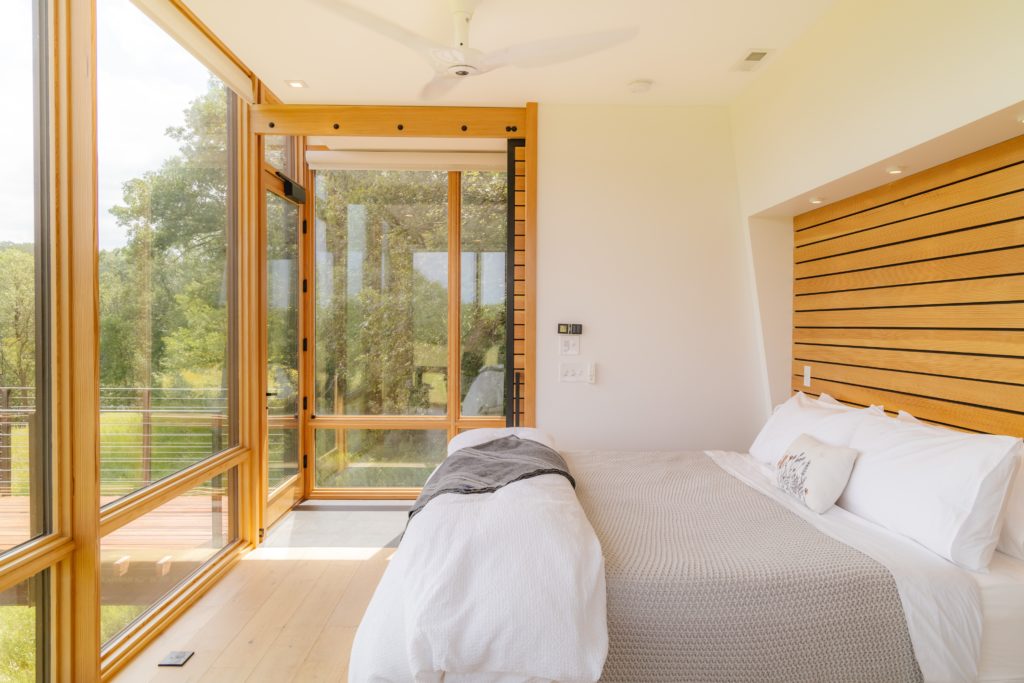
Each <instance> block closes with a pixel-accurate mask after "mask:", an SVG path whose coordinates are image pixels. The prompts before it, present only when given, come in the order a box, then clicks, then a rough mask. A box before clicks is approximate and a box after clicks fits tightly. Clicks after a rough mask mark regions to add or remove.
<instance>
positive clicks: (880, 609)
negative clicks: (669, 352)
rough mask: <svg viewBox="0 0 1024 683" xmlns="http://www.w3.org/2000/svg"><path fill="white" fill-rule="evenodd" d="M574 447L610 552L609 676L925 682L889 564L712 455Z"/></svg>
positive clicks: (582, 490) (640, 680)
mask: <svg viewBox="0 0 1024 683" xmlns="http://www.w3.org/2000/svg"><path fill="white" fill-rule="evenodd" d="M566 459H567V460H568V462H569V463H570V465H571V466H572V469H573V472H574V473H575V475H576V478H577V481H578V486H577V489H576V493H577V495H578V496H579V498H580V502H581V503H582V504H583V509H584V510H585V511H586V513H587V517H588V518H589V519H590V523H591V524H592V525H593V526H594V531H596V532H597V537H598V539H600V541H601V546H602V549H603V551H604V556H605V573H606V576H607V585H608V639H609V650H608V659H607V661H606V663H605V667H604V674H603V676H602V678H601V680H602V681H622V682H623V683H644V682H649V681H664V682H666V683H669V682H671V683H683V682H686V681H694V682H699V683H717V682H724V681H730V682H742V683H747V682H749V683H755V682H757V683H761V682H766V681H777V682H779V683H799V682H806V683H822V682H826V681H828V682H834V681H843V682H849V683H870V682H875V681H878V682H882V681H884V682H885V683H896V682H900V681H909V682H917V681H920V680H921V671H920V669H919V667H918V664H917V660H916V659H915V657H914V650H913V646H912V644H911V641H910V634H909V632H908V630H907V624H906V620H905V617H904V614H903V606H902V604H901V602H900V597H899V593H898V592H897V589H896V582H895V580H894V579H893V577H892V575H891V574H890V573H889V571H888V570H887V569H886V568H885V567H884V566H883V565H881V564H880V563H878V562H876V561H875V560H874V559H872V558H870V557H868V556H866V555H864V554H863V553H861V552H859V551H857V550H854V549H853V548H850V547H849V546H847V545H845V544H843V543H841V542H839V541H837V540H835V539H833V538H832V537H830V536H828V535H826V534H823V533H821V532H819V531H818V530H817V529H815V528H814V527H812V526H811V525H810V524H808V523H806V522H805V521H804V520H802V519H800V518H799V517H798V516H797V515H795V514H793V513H792V512H790V511H789V510H787V509H785V508H784V507H783V506H782V505H779V504H778V503H777V502H775V501H773V500H771V499H770V498H768V497H767V496H765V495H763V494H761V493H759V492H758V491H756V490H754V489H752V488H750V487H749V486H747V485H746V484H744V483H743V482H741V481H739V480H737V479H736V478H735V477H733V476H732V475H730V474H729V473H728V472H726V471H724V470H722V469H721V468H720V467H719V466H718V465H717V464H715V462H714V461H713V460H711V459H710V458H709V457H707V456H706V455H705V454H704V453H582V454H572V453H569V454H567V455H566Z"/></svg>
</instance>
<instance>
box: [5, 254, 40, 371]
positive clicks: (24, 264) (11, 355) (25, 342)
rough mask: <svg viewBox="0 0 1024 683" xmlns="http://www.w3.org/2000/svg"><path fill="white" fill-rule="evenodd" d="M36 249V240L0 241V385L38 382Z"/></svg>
mask: <svg viewBox="0 0 1024 683" xmlns="http://www.w3.org/2000/svg"><path fill="white" fill-rule="evenodd" d="M33 249H34V247H33V245H32V244H11V243H10V242H4V243H2V244H0V273H3V277H2V278H0V387H12V386H15V387H29V386H33V385H34V384H35V371H36V370H35V368H36V362H35V352H36V351H35V337H36V329H35V326H36V317H35V309H36V296H35V294H36V293H35V256H34V254H33Z"/></svg>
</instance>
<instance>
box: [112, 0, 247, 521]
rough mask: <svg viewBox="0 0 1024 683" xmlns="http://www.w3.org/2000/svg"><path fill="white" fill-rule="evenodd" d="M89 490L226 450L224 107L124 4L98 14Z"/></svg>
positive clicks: (116, 490)
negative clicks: (95, 330) (95, 400)
mask: <svg viewBox="0 0 1024 683" xmlns="http://www.w3.org/2000/svg"><path fill="white" fill-rule="evenodd" d="M97 50H98V64H99V66H98V73H97V89H98V95H97V97H98V100H97V108H98V113H97V116H98V119H97V121H98V136H99V140H98V154H99V177H98V183H99V189H98V193H99V247H100V253H99V270H100V410H101V415H100V455H101V470H100V486H101V492H102V495H103V496H104V500H105V501H109V500H110V499H111V498H116V497H118V496H123V495H125V494H127V493H130V492H132V491H134V490H136V489H139V488H141V487H143V486H145V485H147V484H149V483H151V482H153V481H155V480H157V479H160V478H162V477H165V476H167V475H168V474H171V473H173V472H176V471H178V470H180V469H182V468H184V467H187V466H188V465H191V464H192V463H195V462H197V461H199V460H202V459H203V458H206V457H209V456H210V455H212V454H215V453H218V452H220V451H222V450H224V449H225V448H227V447H228V446H229V445H231V444H232V443H234V438H233V436H232V431H233V430H232V428H231V426H232V422H233V416H232V415H231V412H230V411H229V406H230V404H231V401H230V400H229V394H230V392H231V388H232V387H233V386H234V379H233V373H232V371H231V365H232V364H231V362H230V360H229V349H230V348H232V345H231V343H230V336H231V329H232V325H231V323H230V318H229V308H230V306H229V302H230V301H232V299H233V291H234V287H233V282H234V278H232V277H231V276H230V273H231V264H230V256H229V255H230V254H231V252H232V251H233V250H232V247H231V239H230V235H231V233H232V225H233V213H234V194H235V192H234V185H235V183H234V180H233V178H232V177H231V175H230V173H231V168H232V165H233V164H232V157H233V155H234V130H233V121H234V116H233V113H232V112H233V108H234V96H233V95H232V94H230V93H229V92H228V90H227V88H225V86H224V84H223V83H221V82H220V81H219V80H217V79H216V78H215V77H214V76H212V75H211V74H210V73H209V72H208V71H207V70H206V69H205V68H204V67H203V66H202V64H200V63H199V62H198V61H196V59H195V58H193V57H192V55H191V54H189V53H188V52H187V51H186V50H185V49H184V48H182V47H181V46H179V45H178V44H177V43H176V42H175V41H174V40H173V39H171V38H170V37H169V36H168V35H167V34H165V33H164V32H163V31H162V30H161V29H159V28H158V27H157V26H156V25H155V24H153V23H152V22H151V21H150V20H149V19H148V18H147V17H146V16H145V15H144V14H142V12H140V11H139V10H138V9H137V8H136V7H135V6H134V5H133V4H132V3H131V2H130V0H99V2H98V3H97Z"/></svg>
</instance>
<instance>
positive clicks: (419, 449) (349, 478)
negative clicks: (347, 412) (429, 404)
mask: <svg viewBox="0 0 1024 683" xmlns="http://www.w3.org/2000/svg"><path fill="white" fill-rule="evenodd" d="M447 444H448V433H447V432H446V431H444V430H442V429H431V430H426V429H391V430H385V429H317V430H316V485H317V486H320V487H325V488H341V487H388V486H423V484H424V482H426V481H427V477H429V476H430V473H431V472H433V471H434V468H435V467H437V465H438V464H439V463H440V462H441V461H442V460H444V456H445V453H446V449H447Z"/></svg>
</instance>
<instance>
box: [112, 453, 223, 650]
mask: <svg viewBox="0 0 1024 683" xmlns="http://www.w3.org/2000/svg"><path fill="white" fill-rule="evenodd" d="M235 477H236V472H235V470H233V469H232V470H230V471H229V472H226V473H224V474H219V475H217V476H216V477H213V478H212V479H211V480H209V481H208V482H206V483H204V484H201V485H199V486H197V487H195V488H193V489H192V490H190V491H189V492H188V493H186V494H184V495H182V496H179V497H178V498H175V499H174V500H171V501H169V502H167V503H164V504H163V505H161V506H160V507H158V508H156V509H155V510H153V511H151V512H149V513H147V514H145V515H143V516H142V517H139V518H138V519H135V520H133V521H131V522H129V523H128V524H126V525H124V526H123V527H121V528H120V529H117V530H116V531H113V532H111V533H109V534H107V535H106V536H104V537H103V539H102V540H101V541H100V631H101V634H102V642H104V643H106V642H107V641H109V640H110V639H111V638H112V637H114V636H115V635H117V634H118V633H120V632H121V631H122V630H123V629H124V628H125V627H126V626H128V624H130V623H131V622H132V621H134V620H135V619H137V618H138V617H139V616H140V615H142V614H143V613H144V612H145V611H146V610H148V609H149V608H150V607H151V606H152V605H153V604H154V603H156V602H157V601H158V600H160V598H162V597H163V596H164V595H166V594H167V593H168V592H170V591H171V590H172V589H173V588H174V587H175V586H177V585H178V584H179V583H181V582H182V581H183V580H184V579H186V578H187V577H188V576H189V575H191V574H192V573H193V572H195V571H196V570H197V569H199V567H201V566H202V565H203V564H204V563H205V562H207V561H208V560H209V559H210V558H212V557H213V556H214V555H216V554H217V553H218V552H219V551H220V550H221V549H222V548H224V547H225V546H227V545H228V544H229V543H231V542H232V541H234V540H235V538H236V537H237V536H236V528H237V527H236V521H235V519H236V515H235V508H234V498H233V495H232V494H231V492H232V491H235V490H236V486H235V481H234V479H235Z"/></svg>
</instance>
